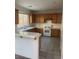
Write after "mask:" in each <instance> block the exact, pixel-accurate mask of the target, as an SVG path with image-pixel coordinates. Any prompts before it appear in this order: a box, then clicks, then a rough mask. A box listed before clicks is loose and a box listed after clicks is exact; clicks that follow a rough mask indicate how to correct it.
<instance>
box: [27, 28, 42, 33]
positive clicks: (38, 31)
mask: <svg viewBox="0 0 79 59" xmlns="http://www.w3.org/2000/svg"><path fill="white" fill-rule="evenodd" d="M27 31H29V32H37V33H41V34H43V29H42V28H33V29H30V30H27Z"/></svg>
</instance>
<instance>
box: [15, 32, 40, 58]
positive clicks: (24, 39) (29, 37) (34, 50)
mask: <svg viewBox="0 0 79 59" xmlns="http://www.w3.org/2000/svg"><path fill="white" fill-rule="evenodd" d="M40 37H41V34H40V33H34V32H21V33H19V34H16V35H15V54H17V55H21V56H24V57H27V58H30V59H39V48H40Z"/></svg>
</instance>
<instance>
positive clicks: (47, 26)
mask: <svg viewBox="0 0 79 59" xmlns="http://www.w3.org/2000/svg"><path fill="white" fill-rule="evenodd" d="M51 29H52V25H51V23H46V24H45V25H44V29H43V35H44V36H51Z"/></svg>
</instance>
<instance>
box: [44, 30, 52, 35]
mask: <svg viewBox="0 0 79 59" xmlns="http://www.w3.org/2000/svg"><path fill="white" fill-rule="evenodd" d="M43 35H44V36H51V29H49V30H44V32H43Z"/></svg>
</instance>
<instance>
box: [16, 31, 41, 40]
mask: <svg viewBox="0 0 79 59" xmlns="http://www.w3.org/2000/svg"><path fill="white" fill-rule="evenodd" d="M15 36H17V37H20V38H32V39H36V38H39V37H40V36H41V34H40V33H35V32H19V33H16V34H15Z"/></svg>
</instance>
